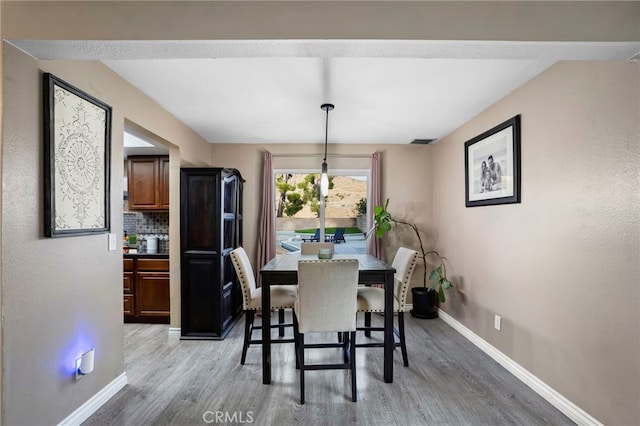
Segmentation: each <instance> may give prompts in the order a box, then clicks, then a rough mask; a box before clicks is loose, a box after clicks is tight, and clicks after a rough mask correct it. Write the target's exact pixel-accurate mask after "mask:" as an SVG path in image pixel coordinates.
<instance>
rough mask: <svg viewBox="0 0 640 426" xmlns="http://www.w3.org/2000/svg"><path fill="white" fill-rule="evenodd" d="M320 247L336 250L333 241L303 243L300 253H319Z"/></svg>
mask: <svg viewBox="0 0 640 426" xmlns="http://www.w3.org/2000/svg"><path fill="white" fill-rule="evenodd" d="M320 249H331V251H335V250H334V249H335V244H333V243H317V242H316V243H311V242H309V243H304V242H303V243H302V244H300V253H301V254H303V255H305V254H306V255H308V254H318V250H320Z"/></svg>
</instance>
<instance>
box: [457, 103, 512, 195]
mask: <svg viewBox="0 0 640 426" xmlns="http://www.w3.org/2000/svg"><path fill="white" fill-rule="evenodd" d="M464 174H465V197H466V200H465V202H466V206H467V207H476V206H489V205H495V204H511V203H519V202H520V116H519V115H516V116H515V117H513V118H510V119H509V120H507V121H505V122H504V123H501V124H498V125H497V126H496V127H494V128H492V129H490V130H487V131H486V132H484V133H483V134H481V135H479V136H476V137H475V138H473V139H471V140H469V141H467V142H465V144H464Z"/></svg>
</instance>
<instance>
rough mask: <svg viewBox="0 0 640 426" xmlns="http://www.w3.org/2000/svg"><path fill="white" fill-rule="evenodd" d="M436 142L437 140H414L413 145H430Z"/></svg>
mask: <svg viewBox="0 0 640 426" xmlns="http://www.w3.org/2000/svg"><path fill="white" fill-rule="evenodd" d="M435 141H436V139H414V140H412V141H411V144H412V145H429V144H432V143H434V142H435Z"/></svg>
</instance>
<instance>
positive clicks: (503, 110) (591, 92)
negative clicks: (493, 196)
mask: <svg viewBox="0 0 640 426" xmlns="http://www.w3.org/2000/svg"><path fill="white" fill-rule="evenodd" d="M639 82H640V65H639V64H638V62H626V63H624V62H620V63H618V62H565V63H559V64H556V65H555V66H554V67H552V68H551V69H550V70H548V71H546V72H544V73H543V74H541V75H540V76H538V77H537V78H535V79H534V80H532V81H530V82H528V83H527V84H525V85H524V86H522V87H520V88H519V89H517V90H516V91H515V92H514V93H512V94H511V95H510V96H508V97H507V98H505V99H503V100H502V101H500V102H498V103H497V104H496V105H494V106H493V107H491V108H489V109H488V110H486V111H485V112H483V113H482V114H480V115H479V116H478V117H476V118H474V119H473V120H471V121H470V122H468V123H467V124H465V125H464V126H462V127H461V128H459V129H458V130H456V131H455V132H454V133H453V134H451V135H449V136H448V137H447V138H445V139H443V140H442V141H440V142H439V143H438V144H436V145H434V146H433V161H434V169H433V171H434V178H433V183H434V194H433V195H434V204H433V207H434V210H433V211H434V213H433V219H434V221H433V224H434V228H435V229H437V234H438V235H437V244H436V246H437V247H438V249H440V250H441V251H442V252H443V254H445V255H446V256H447V257H448V258H449V268H448V271H449V273H450V274H451V275H452V276H453V278H454V284H455V286H456V287H455V290H454V291H451V292H450V293H449V294H450V296H449V297H448V301H447V303H446V304H445V305H444V307H443V308H444V309H445V310H446V311H447V312H448V313H450V314H451V315H453V316H454V317H455V318H456V319H457V320H459V321H460V322H462V323H463V324H464V325H465V326H467V327H468V328H470V329H471V330H472V331H473V332H475V333H476V334H478V335H479V336H481V337H482V338H483V339H485V340H486V341H488V342H489V343H491V344H492V345H493V346H495V347H496V348H498V349H499V350H500V351H501V352H503V353H504V354H506V355H507V356H508V357H510V358H511V359H513V360H514V361H516V362H517V363H518V364H520V365H521V366H523V367H524V368H525V369H527V370H529V371H530V372H531V373H533V374H534V375H535V376H537V377H538V378H540V379H541V380H542V381H544V382H545V383H547V384H548V385H549V386H551V387H552V388H554V389H555V390H557V391H558V392H560V394H562V395H564V396H565V397H566V398H568V399H569V400H571V401H572V402H574V403H575V404H576V405H577V406H579V407H581V408H583V409H584V410H585V411H587V412H588V413H589V414H591V415H592V416H594V417H595V418H597V419H598V420H599V421H601V422H603V423H604V424H608V425H632V424H634V425H637V424H640V413H639V408H638V407H639V406H638V401H640V391H639V386H640V362H639V361H638V360H640V352H639V350H640V340H639V339H640V317H639V312H640V306H639V300H640V293H639V285H638V283H639V282H640V272H639V259H640V248H639V235H640V233H639V230H640V218H639V212H640V206H639V198H638V194H639V190H640V185H639V176H640V134H639V129H640V121H639V120H640V119H639V116H640V110H639V101H640V83H639ZM516 114H521V118H522V202H521V203H520V204H512V205H502V206H488V207H474V208H465V204H464V198H465V193H464V154H463V152H464V142H465V141H466V140H468V139H471V138H472V137H474V136H476V135H478V134H480V133H482V132H483V131H485V130H487V129H490V128H491V127H493V126H494V125H496V124H498V123H501V122H502V121H504V120H506V119H508V118H510V117H512V116H514V115H516ZM494 314H499V315H501V316H502V321H503V322H502V331H499V332H498V331H496V330H495V329H494V328H493V320H494Z"/></svg>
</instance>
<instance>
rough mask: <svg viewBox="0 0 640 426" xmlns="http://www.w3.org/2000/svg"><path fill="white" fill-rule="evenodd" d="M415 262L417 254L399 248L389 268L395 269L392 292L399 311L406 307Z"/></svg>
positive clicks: (413, 251) (404, 248)
mask: <svg viewBox="0 0 640 426" xmlns="http://www.w3.org/2000/svg"><path fill="white" fill-rule="evenodd" d="M417 261H418V252H417V251H415V250H411V249H408V248H406V247H400V248H399V249H398V252H397V253H396V256H395V257H394V258H393V263H392V264H391V266H393V267H394V268H395V269H396V273H395V276H394V278H395V283H394V289H393V291H394V293H395V296H396V299H397V300H398V304H399V305H400V310H403V309H404V306H405V305H406V302H407V293H408V292H409V284H410V283H411V275H413V270H414V269H415V267H416V263H417Z"/></svg>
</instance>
